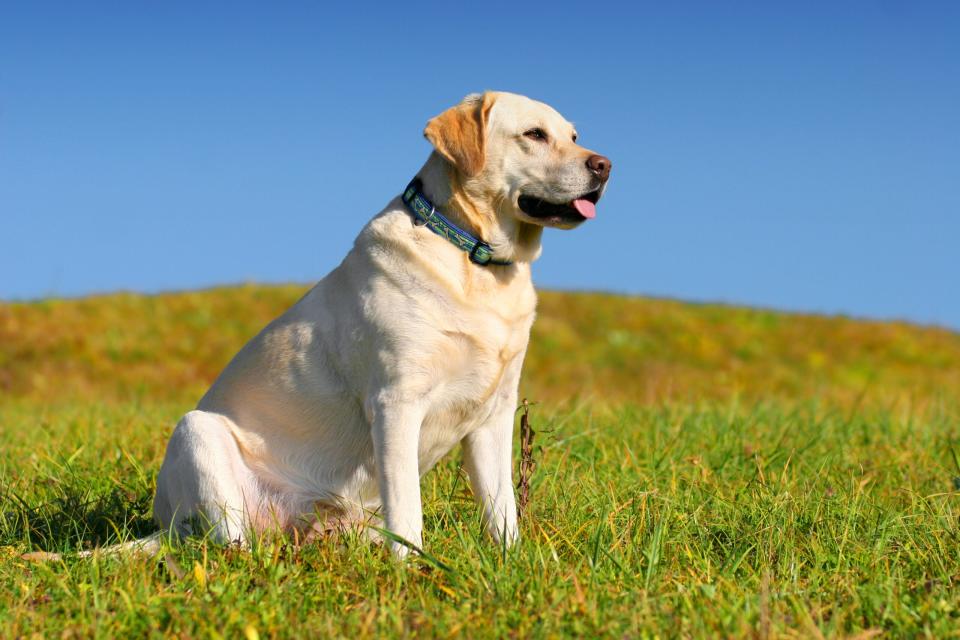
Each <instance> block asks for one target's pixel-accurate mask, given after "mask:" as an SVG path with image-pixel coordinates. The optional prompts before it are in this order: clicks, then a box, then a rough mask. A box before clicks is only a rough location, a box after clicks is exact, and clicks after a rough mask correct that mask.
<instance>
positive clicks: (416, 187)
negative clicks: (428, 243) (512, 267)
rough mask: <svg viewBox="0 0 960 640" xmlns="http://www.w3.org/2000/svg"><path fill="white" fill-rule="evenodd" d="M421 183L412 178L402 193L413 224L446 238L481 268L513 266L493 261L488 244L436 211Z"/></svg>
mask: <svg viewBox="0 0 960 640" xmlns="http://www.w3.org/2000/svg"><path fill="white" fill-rule="evenodd" d="M422 189H423V183H422V182H421V181H420V178H414V179H413V180H411V181H410V184H408V185H407V188H406V189H404V191H403V203H404V204H405V205H407V208H408V209H409V210H410V213H412V214H413V224H415V225H416V226H418V227H422V226H426V227H427V228H428V229H430V230H431V231H433V232H434V233H435V234H437V235H438V236H442V237H444V238H446V239H447V240H448V241H449V242H450V243H452V244H453V245H455V246H456V247H457V248H458V249H460V250H461V251H466V252H467V253H468V254H470V261H471V262H473V263H474V264H479V265H481V266H487V265H499V266H506V265H509V264H513V263H512V262H510V261H507V260H494V259H493V249H492V248H491V247H490V245H489V244H487V243H486V242H484V241H483V240H480V239H479V238H475V237H474V236H473V235H472V234H471V233H469V232H468V231H465V230H463V229H461V228H460V227H458V226H457V225H455V224H453V223H452V222H451V221H450V220H449V219H447V217H446V216H444V215H443V214H442V213H440V212H439V211H437V208H436V207H435V206H434V205H433V203H432V202H430V200H429V199H428V198H427V196H425V195H423V190H422Z"/></svg>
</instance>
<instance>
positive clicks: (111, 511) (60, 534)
mask: <svg viewBox="0 0 960 640" xmlns="http://www.w3.org/2000/svg"><path fill="white" fill-rule="evenodd" d="M57 493H58V495H56V496H54V497H53V498H52V499H49V500H47V501H46V502H43V503H41V504H31V503H30V501H28V500H24V499H23V498H21V497H20V496H19V495H17V494H16V493H14V492H13V491H11V490H9V489H8V488H6V487H4V488H2V489H0V502H2V504H3V508H2V510H0V513H2V516H0V518H2V519H0V544H5V545H7V544H21V543H27V544H28V545H29V546H30V547H33V548H37V549H42V550H45V551H69V550H75V549H78V548H84V549H86V548H92V547H100V546H104V545H108V544H113V543H116V542H119V541H121V540H128V539H132V538H139V537H142V536H144V535H147V534H149V533H152V532H154V531H156V529H157V525H156V524H155V523H154V522H153V518H152V517H151V512H152V495H151V494H150V493H144V492H135V491H132V490H131V489H127V488H124V487H120V486H113V487H111V488H109V490H107V491H106V492H102V491H101V492H96V491H94V490H93V489H91V488H90V487H85V486H83V485H81V484H69V485H66V486H61V487H58V492H57Z"/></svg>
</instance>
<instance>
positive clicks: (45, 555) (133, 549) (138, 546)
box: [20, 531, 168, 562]
mask: <svg viewBox="0 0 960 640" xmlns="http://www.w3.org/2000/svg"><path fill="white" fill-rule="evenodd" d="M167 535H168V532H166V531H157V532H156V533H151V534H150V535H148V536H146V537H144V538H138V539H137V540H131V541H130V542H121V543H120V544H113V545H110V546H109V547H98V548H96V549H90V550H89V551H81V552H79V553H78V554H77V557H78V558H92V557H94V556H117V555H125V554H129V553H136V554H141V555H146V556H155V555H157V553H159V552H160V547H161V545H162V543H163V541H164V539H165V538H166V536H167ZM63 555H64V554H61V553H53V552H50V551H33V552H31V553H24V554H22V555H21V556H20V557H21V558H23V559H24V560H31V561H33V562H50V561H53V560H61V559H63Z"/></svg>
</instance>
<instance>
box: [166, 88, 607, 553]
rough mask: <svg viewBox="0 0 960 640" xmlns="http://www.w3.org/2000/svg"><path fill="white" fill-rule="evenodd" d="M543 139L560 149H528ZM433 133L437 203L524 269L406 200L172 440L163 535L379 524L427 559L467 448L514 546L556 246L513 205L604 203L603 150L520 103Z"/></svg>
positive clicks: (544, 109) (225, 378)
mask: <svg viewBox="0 0 960 640" xmlns="http://www.w3.org/2000/svg"><path fill="white" fill-rule="evenodd" d="M532 127H540V128H542V129H543V130H544V131H545V132H548V133H549V135H550V138H551V140H550V142H548V143H544V142H541V141H537V140H532V139H530V138H529V137H528V136H524V132H525V131H527V130H528V129H530V128H532ZM425 135H426V136H427V137H428V138H429V139H430V141H431V142H432V143H433V144H434V146H435V147H436V151H435V152H434V153H432V154H431V155H430V157H429V159H428V160H427V162H426V164H425V165H424V166H423V168H422V169H421V170H420V172H419V174H418V175H419V176H420V177H421V179H422V181H423V190H424V192H425V193H426V195H427V196H428V197H429V198H431V199H432V201H433V202H434V203H435V204H436V205H437V206H438V208H440V209H441V210H442V211H443V212H444V213H445V214H446V215H447V216H448V217H450V218H452V219H454V220H455V221H456V222H457V223H458V224H460V225H461V226H464V227H466V228H469V229H471V230H472V231H473V232H474V233H476V234H477V235H480V236H481V237H483V238H484V239H485V240H486V241H487V242H489V243H490V244H491V245H492V247H493V248H494V251H495V256H496V258H498V259H501V260H514V261H515V262H514V264H513V265H511V266H478V265H475V264H473V263H471V262H470V261H469V259H468V256H467V254H466V253H465V252H463V251H461V250H459V249H458V248H456V247H454V246H453V245H452V244H450V243H449V242H448V241H446V240H445V239H443V238H441V237H439V236H437V235H436V234H434V233H432V232H431V231H430V230H429V229H427V228H425V227H418V226H415V225H414V224H413V223H412V218H411V215H410V214H409V213H408V211H407V210H406V208H405V207H404V205H403V203H402V202H401V200H400V198H399V197H397V198H394V199H393V200H392V201H391V202H390V203H389V204H388V205H387V206H386V208H384V209H383V210H382V211H381V212H380V213H378V214H377V215H376V216H375V217H374V218H373V220H371V221H370V222H369V224H367V225H366V227H364V229H363V230H362V231H361V232H360V235H359V236H358V237H357V239H356V242H355V244H354V247H353V249H352V250H351V251H350V252H349V253H348V254H347V256H346V257H345V258H344V260H343V262H342V263H341V264H340V266H338V267H337V268H336V269H334V270H333V271H332V272H331V273H330V274H329V275H327V276H326V277H325V278H324V279H323V280H321V281H320V282H318V283H317V285H316V286H315V287H313V289H311V290H310V292H309V293H307V294H306V295H305V296H304V297H303V299H301V300H300V301H299V302H297V304H296V305H294V306H293V307H292V308H291V309H289V310H288V311H287V312H286V313H284V314H283V315H282V316H280V317H279V318H277V319H276V320H274V321H273V322H272V323H270V325H269V326H267V327H266V328H265V329H264V330H263V331H261V332H260V334H259V335H257V336H256V337H255V338H253V339H252V340H251V341H250V342H249V343H248V344H247V345H246V346H245V347H244V348H243V349H242V350H241V351H240V352H239V353H238V354H237V355H236V357H234V359H233V361H232V362H230V364H229V365H228V366H227V368H226V370H224V372H223V373H222V374H221V375H220V377H219V378H218V379H217V380H216V382H215V383H214V384H213V386H212V387H211V389H210V390H209V391H208V392H207V394H206V395H205V396H204V397H203V399H201V400H200V403H199V404H198V406H197V408H196V410H194V411H191V412H190V413H188V414H186V415H185V416H184V417H183V419H182V420H181V421H180V423H179V424H178V425H177V427H176V429H175V430H174V432H173V435H172V437H171V438H170V442H169V444H168V446H167V451H166V457H165V459H164V462H163V466H162V468H161V469H160V475H159V477H158V479H157V493H156V498H155V502H154V512H155V516H156V519H157V521H158V522H159V523H160V524H161V525H162V526H163V527H167V528H173V529H174V530H175V531H176V532H177V533H180V534H189V533H193V532H196V529H195V524H196V522H197V521H198V520H201V521H205V522H206V523H207V524H208V525H210V526H212V532H213V534H214V535H215V537H217V538H218V539H220V540H222V541H239V542H244V541H246V540H248V539H249V535H250V534H251V533H252V532H259V531H264V530H268V529H271V528H274V527H278V528H281V529H293V528H296V529H299V530H300V531H305V532H307V533H309V532H314V531H317V532H319V531H326V530H329V529H331V528H333V527H338V526H343V525H353V524H357V523H363V522H366V521H369V520H370V519H374V521H375V522H377V523H378V524H379V523H382V526H384V527H386V529H388V530H390V531H392V532H394V533H395V534H396V535H398V536H400V537H401V538H403V539H404V540H407V541H409V542H410V543H411V544H412V545H415V546H417V547H419V546H420V545H422V529H423V518H422V511H421V503H420V478H421V477H422V476H423V475H424V474H425V473H426V472H427V471H429V470H430V468H431V467H433V466H434V465H435V464H436V463H437V461H438V460H440V459H441V458H442V457H443V456H444V455H446V454H447V453H448V452H449V451H450V450H451V449H452V448H454V447H455V446H456V445H457V444H462V445H463V453H464V462H465V466H466V471H467V473H468V475H469V477H470V482H471V485H472V488H473V492H474V494H475V496H476V497H477V499H478V500H479V502H480V503H481V504H482V506H483V511H484V515H485V518H486V522H487V525H488V528H489V530H490V533H491V534H492V535H493V537H494V538H495V539H497V540H501V541H506V542H508V543H511V542H513V541H514V540H516V538H517V514H516V506H515V502H514V492H513V483H512V480H511V466H512V465H511V439H512V433H513V425H514V411H515V409H516V406H517V386H518V381H519V378H520V369H521V366H522V364H523V358H524V353H525V352H526V349H527V341H528V338H529V335H530V327H531V324H532V323H533V319H534V310H535V307H536V296H535V293H534V289H533V284H532V282H531V278H530V262H531V261H532V260H534V259H535V258H536V257H537V256H538V255H539V254H540V237H541V231H542V226H540V222H539V221H538V220H536V219H534V218H530V217H529V216H527V215H526V214H524V213H523V212H521V211H520V209H519V208H518V206H517V198H518V196H519V194H520V193H521V192H523V193H526V194H533V195H536V196H537V197H542V198H547V199H549V200H550V201H554V202H565V201H569V200H571V199H573V198H576V197H577V196H579V195H580V194H582V193H584V192H586V191H588V190H589V189H591V188H592V189H596V188H597V181H596V178H595V176H593V175H592V174H591V172H590V171H589V170H587V168H586V167H585V166H584V161H585V158H587V157H589V156H590V155H591V153H592V152H590V151H587V150H586V149H584V148H582V147H580V146H578V145H577V144H575V143H574V142H573V140H572V138H573V136H574V131H573V126H572V125H571V124H570V123H568V122H567V121H566V120H564V119H563V118H562V117H561V116H560V115H559V114H558V113H557V112H556V111H554V110H553V109H551V108H550V107H548V106H546V105H544V104H542V103H539V102H535V101H533V100H530V99H528V98H525V97H522V96H518V95H513V94H508V93H486V94H483V95H482V96H468V97H467V98H466V99H465V100H464V102H463V103H461V104H460V105H457V106H456V107H453V108H452V109H451V110H449V111H447V112H445V113H444V114H441V115H440V116H438V117H437V118H435V119H434V120H431V122H430V123H428V126H427V129H426V131H425ZM402 186H403V185H398V188H402ZM391 547H392V548H393V550H394V551H395V552H396V553H397V554H398V555H401V556H402V555H404V554H405V553H406V552H407V547H406V546H405V545H403V544H401V543H397V542H391Z"/></svg>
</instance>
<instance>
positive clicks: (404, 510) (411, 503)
mask: <svg viewBox="0 0 960 640" xmlns="http://www.w3.org/2000/svg"><path fill="white" fill-rule="evenodd" d="M371 408H372V409H373V411H372V413H373V416H372V420H371V428H372V435H373V446H374V456H375V457H376V464H377V482H378V484H379V486H380V499H381V504H382V506H383V512H384V513H383V517H384V524H385V525H386V528H387V530H389V531H391V532H393V533H395V534H397V535H398V536H400V537H401V538H403V539H404V540H406V541H408V542H410V543H412V544H414V545H416V546H417V547H422V546H423V508H422V506H421V504H420V469H419V446H420V426H421V424H422V422H423V411H422V410H421V409H420V408H419V407H418V406H416V405H414V404H408V403H404V402H399V401H397V402H383V401H377V402H375V403H374V406H373V407H371ZM390 548H391V550H392V551H393V553H394V555H396V556H397V557H399V558H403V557H405V556H406V555H407V554H408V553H409V551H410V550H409V548H408V547H407V546H406V545H404V544H402V543H399V542H396V541H393V540H391V541H390Z"/></svg>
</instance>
